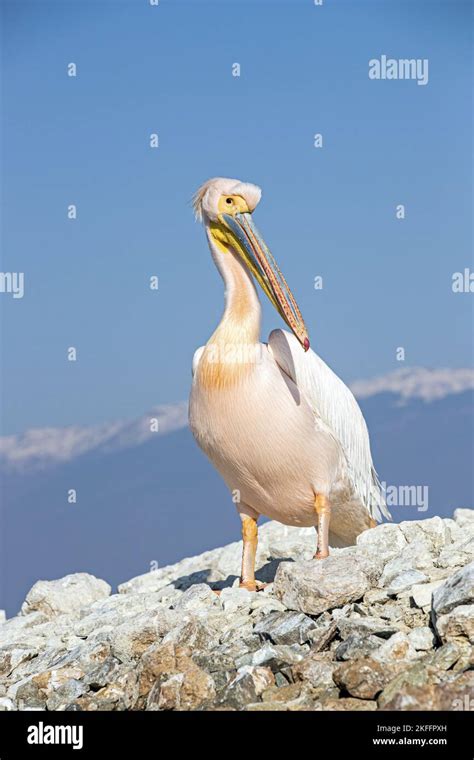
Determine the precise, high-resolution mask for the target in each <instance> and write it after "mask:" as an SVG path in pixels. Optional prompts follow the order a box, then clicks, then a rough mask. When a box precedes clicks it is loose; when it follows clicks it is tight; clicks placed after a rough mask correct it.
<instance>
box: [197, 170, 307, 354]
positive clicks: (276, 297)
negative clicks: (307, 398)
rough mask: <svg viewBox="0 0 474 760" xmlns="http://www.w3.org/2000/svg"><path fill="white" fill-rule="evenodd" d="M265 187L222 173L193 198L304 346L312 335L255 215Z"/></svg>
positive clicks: (216, 238)
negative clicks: (259, 229) (253, 216)
mask: <svg viewBox="0 0 474 760" xmlns="http://www.w3.org/2000/svg"><path fill="white" fill-rule="evenodd" d="M261 195H262V191H261V190H260V188H259V187H257V185H252V184H250V183H248V182H240V181H239V180H237V179H225V178H222V177H219V178H216V179H210V180H208V181H207V182H205V183H204V185H202V186H201V187H200V188H199V190H198V191H197V193H196V194H195V196H194V199H193V205H194V211H195V214H196V219H198V220H199V221H202V222H204V224H205V225H206V227H207V230H208V235H209V236H210V239H211V240H212V242H213V243H214V244H215V246H217V248H218V250H220V251H221V252H222V253H226V254H228V253H229V252H230V253H234V254H235V255H237V256H238V257H239V258H240V259H241V260H242V261H243V262H244V264H245V265H246V267H247V268H248V270H249V271H250V272H251V273H252V274H253V276H254V277H255V279H256V280H257V282H258V283H259V285H260V287H261V288H262V290H263V291H264V293H265V294H266V295H267V297H268V298H269V300H270V301H271V303H272V304H273V306H274V307H275V309H276V310H277V311H278V313H279V314H280V315H281V317H282V318H283V319H284V321H285V322H286V324H287V325H288V327H289V328H290V329H291V330H292V331H293V333H294V334H295V336H296V337H297V339H298V340H299V342H300V343H301V345H302V346H303V348H304V350H305V351H307V350H308V349H309V338H308V334H307V330H306V327H305V324H304V321H303V317H302V316H301V312H300V310H299V308H298V305H297V303H296V301H295V299H294V297H293V294H292V292H291V290H290V288H289V287H288V285H287V283H286V280H285V278H284V277H283V275H282V273H281V271H280V269H279V268H278V265H277V263H276V261H275V259H274V258H273V256H272V254H271V253H270V251H269V249H268V247H267V246H266V244H265V242H264V240H263V238H262V236H261V235H260V233H259V232H258V230H257V228H256V227H255V224H254V222H253V219H252V213H253V211H254V210H255V208H256V207H257V205H258V203H259V201H260V198H261Z"/></svg>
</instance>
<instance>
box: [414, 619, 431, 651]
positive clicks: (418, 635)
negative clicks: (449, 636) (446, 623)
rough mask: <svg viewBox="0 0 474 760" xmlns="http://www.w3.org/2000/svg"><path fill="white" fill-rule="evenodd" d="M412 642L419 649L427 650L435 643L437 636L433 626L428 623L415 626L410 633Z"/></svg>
mask: <svg viewBox="0 0 474 760" xmlns="http://www.w3.org/2000/svg"><path fill="white" fill-rule="evenodd" d="M408 639H409V641H410V644H411V645H412V646H413V647H414V648H415V649H416V650H417V651H422V652H427V651H429V650H430V649H432V648H433V647H434V645H435V641H436V639H435V636H434V634H433V631H432V630H431V628H429V627H428V626H427V625H423V626H421V628H414V629H413V631H410V633H409V634H408Z"/></svg>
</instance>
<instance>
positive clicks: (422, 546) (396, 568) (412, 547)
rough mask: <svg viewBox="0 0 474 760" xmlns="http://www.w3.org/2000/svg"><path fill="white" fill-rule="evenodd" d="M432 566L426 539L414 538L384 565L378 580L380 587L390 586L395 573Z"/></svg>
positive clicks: (395, 575) (420, 569) (421, 569)
mask: <svg viewBox="0 0 474 760" xmlns="http://www.w3.org/2000/svg"><path fill="white" fill-rule="evenodd" d="M432 566H433V556H432V554H431V552H430V550H429V548H428V544H427V543H426V541H424V540H421V539H415V540H413V541H412V542H411V543H409V544H408V545H407V546H405V547H404V548H403V549H402V551H401V552H400V553H399V554H398V555H397V556H396V557H393V559H391V560H390V561H389V562H387V564H386V565H385V567H384V571H383V573H382V575H381V578H380V580H379V586H380V587H381V588H383V587H386V586H390V585H391V582H392V581H393V580H394V578H396V577H397V575H400V574H401V573H403V572H406V571H408V570H419V571H423V570H425V569H428V568H430V567H432Z"/></svg>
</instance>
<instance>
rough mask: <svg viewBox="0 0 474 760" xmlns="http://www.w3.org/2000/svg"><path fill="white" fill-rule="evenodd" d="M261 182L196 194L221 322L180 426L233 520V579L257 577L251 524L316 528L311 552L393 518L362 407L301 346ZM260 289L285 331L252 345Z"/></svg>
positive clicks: (227, 183)
mask: <svg viewBox="0 0 474 760" xmlns="http://www.w3.org/2000/svg"><path fill="white" fill-rule="evenodd" d="M260 197H261V190H260V188H259V187H257V186H256V185H253V184H249V183H247V182H240V181H239V180H236V179H225V178H216V179H210V180H208V181H207V182H205V183H204V184H203V185H202V186H201V187H200V188H199V190H198V191H197V192H196V194H195V196H194V198H193V204H194V211H195V215H196V218H197V219H198V220H199V221H201V222H203V224H204V228H205V231H206V235H207V240H208V244H209V248H210V250H211V254H212V257H213V259H214V262H215V264H216V266H217V269H218V270H219V272H220V274H221V276H222V279H223V280H224V285H225V309H224V313H223V316H222V319H221V321H220V323H219V325H218V327H217V329H216V330H215V332H214V333H213V335H212V336H211V337H210V338H209V340H208V342H207V343H206V345H205V346H201V347H200V348H198V349H197V351H196V352H195V354H194V357H193V370H192V371H193V380H192V388H191V394H190V403H189V422H190V427H191V430H192V433H193V435H194V437H195V439H196V441H197V443H198V445H199V446H200V448H201V449H202V450H203V451H204V452H205V454H206V455H207V456H208V457H209V459H210V460H211V462H212V463H213V464H214V466H215V467H216V469H217V470H218V472H219V473H220V474H221V476H222V477H223V479H224V481H225V482H226V484H227V486H228V487H229V489H230V491H231V493H232V499H233V501H234V502H235V504H236V506H237V510H238V513H239V515H240V518H241V521H242V539H243V551H242V568H241V575H240V586H241V587H243V588H247V589H249V590H253V591H255V590H259V589H260V585H259V584H258V582H256V580H255V556H256V551H257V540H258V530H257V520H258V518H259V516H260V515H265V516H266V517H269V518H271V519H273V520H278V521H279V522H281V523H284V524H285V525H292V526H301V527H308V526H314V527H316V528H317V540H316V553H315V559H323V558H325V557H327V556H328V554H329V544H331V545H334V546H347V545H350V544H353V543H354V542H355V539H356V537H357V536H358V535H359V533H361V532H362V531H363V530H366V529H367V528H370V527H374V526H375V525H376V523H377V522H379V521H381V520H382V516H385V517H387V518H390V515H389V513H388V511H387V509H386V506H385V502H384V498H383V493H382V489H381V486H380V483H379V480H378V478H377V474H376V472H375V469H374V465H373V463H372V456H371V452H370V443H369V434H368V431H367V426H366V424H365V420H364V417H363V416H362V412H361V410H360V408H359V406H358V404H357V401H356V400H355V398H354V396H353V395H352V393H351V391H350V390H349V389H348V388H347V387H346V385H344V383H343V382H342V380H340V379H339V377H338V376H337V375H336V374H335V373H334V372H333V371H332V370H331V369H330V368H329V367H328V366H327V364H325V362H324V361H323V360H322V359H321V358H320V357H319V356H318V355H317V354H316V353H314V351H312V350H311V349H310V344H309V337H308V334H307V330H306V327H305V324H304V321H303V318H302V316H301V313H300V310H299V308H298V306H297V303H296V301H295V299H294V297H293V295H292V293H291V291H290V289H289V287H288V285H287V284H286V281H285V279H284V277H283V275H282V273H281V271H280V270H279V268H278V266H277V264H276V262H275V259H274V258H273V256H272V254H271V253H270V251H269V249H268V248H267V246H266V244H265V243H264V241H263V238H262V236H261V235H260V233H259V232H258V230H257V228H256V227H255V224H254V222H253V218H252V214H253V212H254V210H255V209H256V207H257V205H258V203H259V201H260ZM254 280H255V281H256V282H257V283H258V284H259V285H260V287H261V288H262V290H263V292H264V293H265V295H266V296H267V297H268V298H269V300H270V302H271V303H272V304H273V306H274V307H275V309H276V310H277V311H278V313H279V314H280V316H281V317H282V319H283V320H284V321H285V323H286V324H287V325H288V327H289V328H290V330H291V333H290V332H287V331H285V330H273V331H272V332H271V334H270V337H269V338H268V343H261V342H260V315H261V309H260V303H259V299H258V295H257V291H256V287H255V284H254Z"/></svg>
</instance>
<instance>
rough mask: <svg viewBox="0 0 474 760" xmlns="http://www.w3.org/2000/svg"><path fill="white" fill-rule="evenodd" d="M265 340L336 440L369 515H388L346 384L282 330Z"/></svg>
mask: <svg viewBox="0 0 474 760" xmlns="http://www.w3.org/2000/svg"><path fill="white" fill-rule="evenodd" d="M268 342H269V346H270V349H271V352H272V354H273V356H274V358H275V361H276V362H277V364H278V366H279V367H280V368H281V369H282V370H283V371H284V372H285V373H286V374H287V375H288V376H289V377H290V378H291V379H292V380H293V382H294V383H295V384H296V386H297V387H298V390H299V391H300V392H301V393H302V394H303V395H304V397H305V399H306V401H307V403H308V404H309V406H310V407H311V408H312V410H313V412H314V414H315V415H316V416H317V417H320V418H321V419H322V420H323V421H324V422H325V423H326V425H327V426H328V427H329V428H330V429H331V431H332V432H333V434H334V437H335V438H336V439H337V440H338V441H339V443H340V445H341V447H342V449H343V451H344V454H345V457H346V460H347V466H348V473H349V477H350V479H351V482H352V485H353V488H354V490H355V492H356V494H357V496H358V497H359V499H360V500H361V501H362V503H363V504H364V506H365V507H366V509H367V511H368V512H369V514H370V516H371V517H372V518H373V519H374V520H377V521H380V520H381V519H382V515H383V516H385V517H386V518H388V519H390V513H389V512H388V510H387V507H386V504H385V499H384V497H383V493H382V488H381V485H380V482H379V480H378V477H377V473H376V471H375V468H374V465H373V462H372V455H371V452H370V441H369V433H368V430H367V425H366V424H365V420H364V417H363V415H362V412H361V410H360V407H359V405H358V403H357V401H356V400H355V398H354V396H353V395H352V393H351V391H350V390H349V388H348V387H347V386H346V385H344V383H343V382H342V380H341V379H340V378H339V377H338V376H337V375H336V374H335V373H334V372H333V371H332V370H331V369H330V368H329V367H328V366H327V364H325V362H324V361H323V360H322V359H321V358H320V357H319V356H318V355H317V354H316V353H315V352H314V351H312V350H311V349H309V350H308V351H307V352H304V351H303V349H302V347H301V345H300V344H299V342H298V340H297V339H296V338H295V336H294V335H292V334H290V333H288V332H286V330H273V332H272V333H271V334H270V337H269V341H268Z"/></svg>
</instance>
